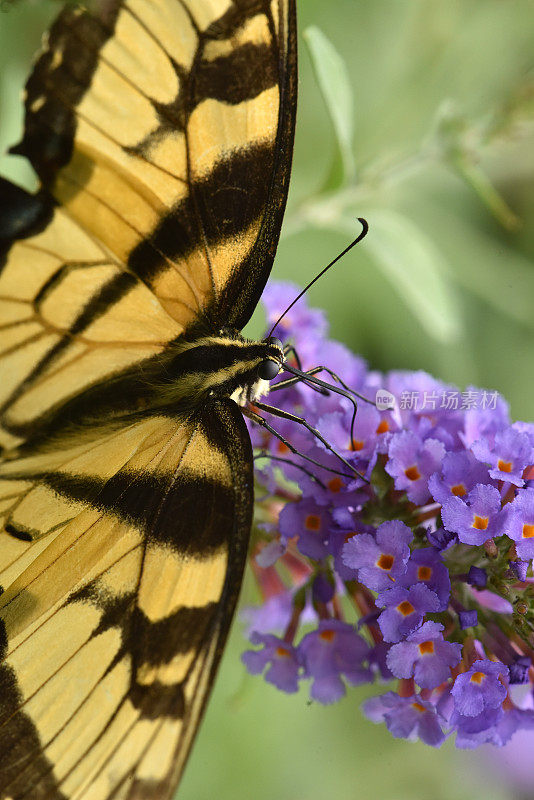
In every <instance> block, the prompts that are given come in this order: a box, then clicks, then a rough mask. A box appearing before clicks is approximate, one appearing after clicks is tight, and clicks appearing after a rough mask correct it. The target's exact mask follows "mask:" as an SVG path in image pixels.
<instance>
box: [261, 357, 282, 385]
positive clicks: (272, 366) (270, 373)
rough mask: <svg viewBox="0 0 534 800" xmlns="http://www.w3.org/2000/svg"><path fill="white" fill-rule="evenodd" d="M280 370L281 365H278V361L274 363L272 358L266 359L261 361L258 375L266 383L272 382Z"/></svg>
mask: <svg viewBox="0 0 534 800" xmlns="http://www.w3.org/2000/svg"><path fill="white" fill-rule="evenodd" d="M279 370H280V365H279V364H277V362H276V361H273V360H272V358H266V359H264V360H263V361H260V364H259V366H258V375H259V377H260V378H261V379H262V380H264V381H271V380H272V379H273V378H276V376H277V375H278V372H279Z"/></svg>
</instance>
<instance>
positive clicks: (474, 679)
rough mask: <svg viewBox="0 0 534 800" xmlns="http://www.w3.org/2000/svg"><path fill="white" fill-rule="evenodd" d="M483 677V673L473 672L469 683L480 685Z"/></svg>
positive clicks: (484, 675) (484, 674)
mask: <svg viewBox="0 0 534 800" xmlns="http://www.w3.org/2000/svg"><path fill="white" fill-rule="evenodd" d="M485 677H486V673H485V672H473V674H472V675H471V682H472V683H478V684H481V683H482V681H483V680H484V678H485Z"/></svg>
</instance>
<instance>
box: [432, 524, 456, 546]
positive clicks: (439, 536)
mask: <svg viewBox="0 0 534 800" xmlns="http://www.w3.org/2000/svg"><path fill="white" fill-rule="evenodd" d="M426 538H427V539H428V542H429V544H431V545H432V547H435V548H436V550H440V551H443V550H447V549H448V548H449V547H451V545H453V544H456V543H457V542H458V536H457V535H456V534H455V533H453V532H452V531H446V530H445V528H437V530H435V531H432V530H430V531H428V533H427V535H426Z"/></svg>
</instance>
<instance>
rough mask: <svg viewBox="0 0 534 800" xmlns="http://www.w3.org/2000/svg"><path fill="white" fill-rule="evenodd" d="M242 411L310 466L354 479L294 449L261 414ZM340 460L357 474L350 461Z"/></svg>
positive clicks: (282, 415) (291, 417)
mask: <svg viewBox="0 0 534 800" xmlns="http://www.w3.org/2000/svg"><path fill="white" fill-rule="evenodd" d="M254 405H255V406H257V407H258V408H260V405H261V406H263V404H260V403H254ZM264 408H265V410H267V411H269V412H271V413H273V414H275V415H278V416H280V417H282V418H283V419H292V420H293V419H294V420H300V417H294V416H293V415H292V414H289V415H288V416H285V414H286V412H280V413H278V412H279V409H277V408H273V409H271V407H270V406H265V407H264ZM241 411H242V412H243V414H244V415H245V417H248V419H250V420H251V421H252V422H255V423H256V424H257V425H260V426H261V427H262V428H265V430H266V431H268V432H269V433H270V434H271V435H272V436H274V437H275V439H278V441H279V442H282V444H284V445H285V446H286V447H287V448H288V450H291V452H292V453H293V454H294V455H296V456H299V457H300V458H303V459H305V461H309V462H310V464H314V465H315V466H316V467H321V469H326V470H328V472H333V473H335V474H336V475H341V476H342V477H344V478H352V477H353V476H352V475H347V474H346V473H345V472H339V471H338V470H337V469H332V467H327V466H325V465H324V464H321V462H320V461H316V460H315V459H314V458H311V456H307V455H305V453H301V452H300V451H299V450H297V448H296V447H294V446H293V445H292V444H291V442H288V440H287V439H286V438H285V436H282V434H281V433H279V431H277V430H275V428H273V426H272V425H270V424H269V423H268V422H267V420H266V419H265V418H264V417H262V416H260V414H257V413H256V412H255V411H252V409H251V408H246V407H242V408H241ZM303 421H304V420H303ZM317 433H319V432H318V431H317ZM319 436H320V434H319ZM326 444H327V446H328V443H326ZM330 449H331V448H330ZM332 452H334V451H333V450H332ZM336 455H337V453H336ZM339 458H340V459H341V460H342V461H343V462H344V463H345V464H346V465H347V466H348V468H349V469H350V471H351V472H355V470H354V468H353V467H351V465H350V464H349V463H348V461H345V459H344V458H343V457H342V456H339Z"/></svg>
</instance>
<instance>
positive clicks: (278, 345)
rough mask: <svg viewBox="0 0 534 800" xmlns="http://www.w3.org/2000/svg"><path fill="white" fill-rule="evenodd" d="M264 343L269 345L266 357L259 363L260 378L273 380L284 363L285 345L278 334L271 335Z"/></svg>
mask: <svg viewBox="0 0 534 800" xmlns="http://www.w3.org/2000/svg"><path fill="white" fill-rule="evenodd" d="M262 344H265V345H267V347H268V350H266V352H265V355H264V357H263V358H262V360H261V361H260V363H259V364H258V378H259V379H260V380H263V381H272V379H273V378H276V376H277V375H278V373H279V372H280V370H281V369H282V365H283V363H284V345H283V344H282V342H281V341H280V339H277V338H276V336H269V337H268V338H267V339H264V340H263V342H262Z"/></svg>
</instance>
